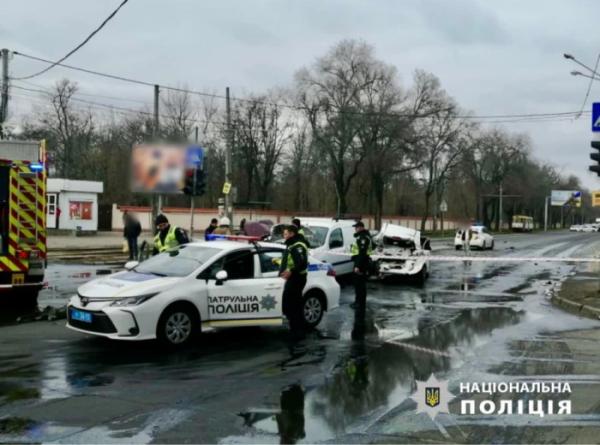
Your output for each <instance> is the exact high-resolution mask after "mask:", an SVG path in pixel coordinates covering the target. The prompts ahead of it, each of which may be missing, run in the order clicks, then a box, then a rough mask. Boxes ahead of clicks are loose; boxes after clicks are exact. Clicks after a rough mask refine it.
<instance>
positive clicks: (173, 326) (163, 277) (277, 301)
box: [67, 235, 340, 346]
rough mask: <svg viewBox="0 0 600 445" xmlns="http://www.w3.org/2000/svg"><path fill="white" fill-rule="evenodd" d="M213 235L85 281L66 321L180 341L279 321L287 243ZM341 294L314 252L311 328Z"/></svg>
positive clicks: (126, 335)
mask: <svg viewBox="0 0 600 445" xmlns="http://www.w3.org/2000/svg"><path fill="white" fill-rule="evenodd" d="M212 237H213V238H215V239H216V240H214V241H206V242H193V243H189V244H186V245H183V246H181V247H179V248H177V249H174V250H172V251H169V252H164V253H161V254H159V255H156V256H154V257H152V258H150V259H148V260H147V261H144V262H142V263H139V264H137V263H128V264H127V265H126V266H127V268H128V269H129V270H126V271H123V272H119V273H116V274H113V275H110V276H107V277H105V278H100V279H96V280H93V281H90V282H89V283H86V284H84V285H83V286H81V287H80V288H79V289H78V293H77V295H76V296H73V297H72V298H71V300H70V302H69V304H68V307H67V327H68V328H70V329H73V330H75V331H79V332H83V333H86V334H93V335H99V336H103V337H108V338H111V339H118V340H148V339H158V340H160V341H161V342H163V343H165V344H167V345H171V346H178V345H183V344H185V343H188V342H190V341H191V340H193V338H194V337H196V336H197V335H198V334H200V332H202V331H206V330H210V329H213V328H218V327H232V326H264V325H281V324H282V322H283V318H284V316H283V314H282V293H283V286H284V283H285V282H284V280H283V279H282V278H279V276H278V266H277V265H276V264H275V262H274V261H273V260H274V259H277V258H281V256H282V254H283V252H284V251H285V246H282V245H281V244H273V243H261V242H252V243H250V242H238V241H234V240H236V239H239V238H247V237H231V236H225V235H213V236H212ZM225 238H227V239H225ZM232 239H233V240H232ZM339 296H340V287H339V285H338V283H337V282H336V280H335V272H333V269H332V267H331V266H330V265H329V264H327V263H323V262H320V261H318V260H315V259H314V258H312V257H310V258H309V269H308V278H307V282H306V286H305V288H304V304H303V314H304V321H305V323H306V325H307V327H314V326H317V325H318V324H319V322H320V321H321V318H322V317H323V313H324V311H327V310H331V309H333V308H335V307H337V306H338V303H339Z"/></svg>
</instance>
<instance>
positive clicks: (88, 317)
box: [71, 309, 92, 323]
mask: <svg viewBox="0 0 600 445" xmlns="http://www.w3.org/2000/svg"><path fill="white" fill-rule="evenodd" d="M71 318H72V319H73V320H77V321H83V322H85V323H91V322H92V314H90V313H89V312H83V311H78V310H77V309H71Z"/></svg>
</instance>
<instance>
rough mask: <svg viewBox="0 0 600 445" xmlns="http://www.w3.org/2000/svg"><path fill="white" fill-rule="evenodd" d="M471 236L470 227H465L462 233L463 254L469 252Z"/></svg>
mask: <svg viewBox="0 0 600 445" xmlns="http://www.w3.org/2000/svg"><path fill="white" fill-rule="evenodd" d="M471 236H472V232H471V228H470V227H467V228H466V229H465V230H463V234H462V240H463V250H464V252H465V255H467V256H468V255H469V254H470V252H471Z"/></svg>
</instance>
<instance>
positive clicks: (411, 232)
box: [375, 223, 421, 246]
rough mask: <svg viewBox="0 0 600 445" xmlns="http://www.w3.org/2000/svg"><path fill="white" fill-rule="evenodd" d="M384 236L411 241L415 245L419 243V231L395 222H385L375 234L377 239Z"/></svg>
mask: <svg viewBox="0 0 600 445" xmlns="http://www.w3.org/2000/svg"><path fill="white" fill-rule="evenodd" d="M384 236H386V237H388V238H399V239H402V240H406V241H413V242H414V243H415V246H420V245H421V232H420V231H418V230H415V229H411V228H408V227H404V226H399V225H397V224H391V223H385V224H384V225H383V227H381V230H380V231H379V233H378V234H377V235H376V236H375V238H376V239H377V240H380V239H382V238H383V237H384Z"/></svg>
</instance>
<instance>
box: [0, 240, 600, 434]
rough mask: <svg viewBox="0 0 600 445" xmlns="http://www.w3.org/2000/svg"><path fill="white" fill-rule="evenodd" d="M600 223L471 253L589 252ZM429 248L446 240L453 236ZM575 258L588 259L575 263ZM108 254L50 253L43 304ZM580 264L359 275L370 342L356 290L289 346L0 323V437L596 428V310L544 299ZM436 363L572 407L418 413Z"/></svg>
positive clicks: (439, 372) (453, 382)
mask: <svg viewBox="0 0 600 445" xmlns="http://www.w3.org/2000/svg"><path fill="white" fill-rule="evenodd" d="M599 247H600V234H596V233H594V234H570V233H565V232H562V233H551V234H536V235H507V236H502V237H498V238H497V240H496V251H494V252H489V251H486V252H476V253H474V256H478V255H486V256H489V255H515V256H592V255H594V254H595V253H596V252H597V251H598V248H599ZM436 253H442V254H446V253H447V254H450V253H453V249H450V248H448V249H447V250H446V251H440V252H436ZM580 267H585V266H580ZM108 270H110V268H107V267H106V266H98V267H94V266H77V265H69V266H66V265H51V266H50V267H49V269H48V281H49V284H50V287H49V289H47V290H45V291H44V292H43V293H42V295H41V296H40V305H41V306H44V305H46V304H51V305H59V304H61V302H64V299H65V298H66V297H67V296H69V295H70V294H71V293H72V292H73V290H74V289H75V288H76V287H77V285H79V284H81V283H82V282H85V281H87V280H89V279H91V278H93V277H94V276H96V274H97V273H98V271H99V273H106V272H107V271H108ZM574 270H575V266H573V265H566V264H548V263H540V264H535V263H517V264H506V263H501V264H498V265H496V264H493V263H492V264H487V263H476V262H473V263H472V264H471V265H466V266H465V265H463V264H462V263H435V264H432V270H431V277H430V279H429V280H428V282H427V283H426V285H425V286H424V287H423V288H416V287H410V286H404V285H400V284H385V285H384V284H381V283H370V284H369V297H368V304H369V322H370V323H369V324H370V325H371V330H370V331H371V332H370V333H369V335H368V336H367V338H366V339H365V341H361V342H357V341H352V340H351V338H350V331H351V328H352V321H353V312H352V310H351V309H350V307H349V303H350V302H351V301H352V300H353V289H352V287H351V286H345V287H343V289H342V306H341V307H340V308H339V309H338V310H335V311H332V312H331V313H330V314H328V315H327V318H326V319H325V320H324V322H323V323H322V325H321V328H320V330H319V331H317V332H315V333H312V334H311V335H310V336H309V337H308V338H307V339H306V340H305V341H304V342H302V343H301V344H300V345H296V346H294V347H292V346H290V344H289V343H288V341H287V335H286V334H287V332H286V331H285V330H284V329H253V328H246V329H231V330H223V331H219V332H216V333H210V334H207V335H205V336H203V339H202V343H201V344H200V345H198V346H197V347H193V348H190V349H187V350H184V351H178V352H165V351H161V350H159V349H157V348H156V345H155V344H154V343H152V342H149V343H135V344H132V343H117V342H109V341H104V340H102V339H96V338H89V337H86V336H83V335H80V334H77V333H74V332H70V331H67V330H66V329H65V328H64V321H60V322H33V323H25V324H19V325H14V324H12V325H5V326H3V327H0V442H13V441H29V442H31V441H35V442H60V443H112V442H125V443H131V442H134V443H147V442H159V443H164V442H171V443H188V442H200V443H207V442H222V443H240V442H243V443H247V442H254V443H279V442H280V441H282V442H295V441H300V442H302V441H304V442H321V441H329V442H382V443H394V442H398V443H400V442H402V443H407V442H447V441H451V442H470V443H480V442H495V443H509V442H510V443H515V442H531V441H534V442H547V443H549V442H552V443H563V442H566V443H576V442H578V443H581V442H597V437H599V436H598V434H600V389H599V388H600V386H599V384H600V354H598V353H599V352H600V346H599V345H600V322H598V321H594V320H586V319H582V318H579V317H576V316H573V315H570V314H567V313H563V312H562V311H561V310H559V309H557V308H555V307H553V306H552V305H551V304H550V302H549V296H548V292H549V290H550V289H551V288H553V287H554V286H555V285H556V284H557V283H559V282H560V281H561V280H563V279H565V278H566V277H567V276H568V275H569V274H571V273H573V271H574ZM431 373H435V375H436V376H437V377H438V378H439V379H447V380H449V382H450V389H451V391H452V392H453V393H454V394H457V393H458V392H459V391H458V385H459V382H484V381H496V380H501V381H527V380H532V379H533V380H550V381H554V380H555V379H560V380H561V381H568V382H570V383H571V385H572V388H573V394H572V395H571V400H572V403H573V415H572V416H568V417H561V418H556V417H554V418H550V417H545V418H539V417H536V416H517V415H513V416H471V417H465V416H458V415H456V414H457V413H458V405H457V404H453V405H451V412H452V413H454V415H450V416H448V415H440V416H438V417H437V418H436V422H435V423H434V422H432V421H431V420H430V419H429V417H427V416H426V415H425V414H416V413H415V406H416V404H415V403H414V402H413V401H411V400H409V399H408V397H409V396H410V394H411V393H412V392H413V391H414V390H415V379H416V380H426V379H427V378H428V377H429V375H430V374H431Z"/></svg>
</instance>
